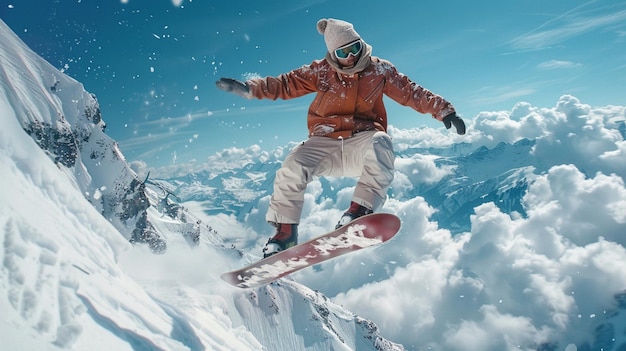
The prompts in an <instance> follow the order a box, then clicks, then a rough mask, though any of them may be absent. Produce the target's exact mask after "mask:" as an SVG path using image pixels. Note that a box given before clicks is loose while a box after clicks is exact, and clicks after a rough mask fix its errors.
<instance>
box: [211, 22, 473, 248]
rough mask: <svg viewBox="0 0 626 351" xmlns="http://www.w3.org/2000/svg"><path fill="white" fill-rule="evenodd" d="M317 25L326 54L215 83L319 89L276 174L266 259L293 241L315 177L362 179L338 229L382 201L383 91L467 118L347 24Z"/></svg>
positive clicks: (275, 92)
mask: <svg viewBox="0 0 626 351" xmlns="http://www.w3.org/2000/svg"><path fill="white" fill-rule="evenodd" d="M317 30H318V32H319V33H320V34H322V35H323V36H324V41H325V43H326V47H327V49H328V52H327V53H326V56H325V58H324V59H322V60H316V61H313V62H312V63H311V64H310V65H305V66H302V67H300V68H297V69H295V70H293V71H291V72H288V73H284V74H281V75H279V76H278V77H265V78H258V79H249V80H247V81H245V82H241V81H238V80H235V79H232V78H221V79H220V80H219V81H217V82H216V85H217V87H218V88H220V89H222V90H224V91H228V92H230V93H233V94H237V95H239V96H242V97H245V98H248V99H251V98H258V99H273V100H276V99H278V98H281V99H291V98H296V97H300V96H303V95H305V94H309V93H317V95H316V97H315V98H314V100H313V101H312V103H311V105H310V107H309V111H308V118H307V124H308V129H309V138H308V139H307V140H306V141H304V142H303V143H301V144H299V145H298V146H297V147H295V148H294V149H293V150H292V151H291V153H290V154H289V155H288V156H287V157H286V158H285V160H284V162H283V164H282V166H281V168H280V169H279V170H278V171H277V172H276V178H275V181H274V192H273V194H272V197H271V200H270V206H269V209H268V212H267V215H266V219H267V221H268V222H269V223H271V224H272V225H274V226H275V227H276V232H275V235H274V236H273V237H271V238H270V239H269V240H268V242H267V244H266V245H265V247H264V248H263V254H264V257H268V256H271V255H273V254H275V253H277V252H279V251H281V250H285V249H287V248H290V247H292V246H295V245H296V244H297V241H298V223H299V222H300V216H301V213H302V206H303V203H304V193H305V190H306V187H307V184H308V183H309V182H311V181H312V180H313V177H314V176H332V177H359V180H358V183H357V185H356V188H355V190H354V194H353V197H352V201H351V204H350V207H349V208H348V210H346V212H345V213H344V214H343V216H342V217H341V219H340V220H339V222H338V224H337V226H336V228H339V227H341V226H343V225H345V224H347V223H349V222H350V221H352V220H354V219H355V218H357V217H360V216H363V215H365V214H369V213H372V212H374V211H377V210H379V209H380V208H381V207H382V205H383V203H384V202H385V200H386V197H387V188H388V187H389V185H390V184H391V181H392V180H393V175H394V152H393V146H392V143H391V138H390V136H389V135H388V134H387V132H386V131H387V112H386V110H385V106H384V104H383V95H386V96H388V97H390V98H391V99H393V100H394V101H396V102H398V103H399V104H401V105H404V106H409V107H411V108H413V109H414V110H416V111H418V112H420V113H424V114H427V113H428V114H431V115H432V116H433V118H435V119H437V120H439V121H442V122H443V123H444V125H445V127H446V128H448V129H449V128H450V127H451V126H452V125H454V127H455V129H456V132H457V133H458V134H461V135H462V134H465V123H464V122H463V120H462V119H461V118H459V117H458V116H457V114H456V111H455V108H454V106H452V104H451V103H449V102H448V101H446V100H445V99H443V98H442V97H441V96H439V95H436V94H434V93H432V92H430V91H429V90H427V89H425V88H423V87H421V86H420V85H418V84H416V83H415V82H413V81H411V80H410V79H409V78H408V77H407V76H405V75H403V74H402V73H399V72H398V71H397V70H396V68H395V67H394V66H393V65H392V64H391V63H390V62H389V61H386V60H383V59H381V58H378V57H375V56H372V47H371V46H370V45H369V44H367V43H366V42H365V41H364V40H363V39H362V38H361V37H360V36H359V34H358V33H357V32H356V31H355V29H354V26H353V25H352V24H351V23H349V22H345V21H342V20H338V19H332V18H329V19H321V20H319V21H318V22H317Z"/></svg>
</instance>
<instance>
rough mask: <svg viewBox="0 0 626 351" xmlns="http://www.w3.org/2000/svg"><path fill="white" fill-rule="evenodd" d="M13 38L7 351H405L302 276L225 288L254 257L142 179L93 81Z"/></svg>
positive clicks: (6, 180) (2, 281) (2, 86)
mask: <svg viewBox="0 0 626 351" xmlns="http://www.w3.org/2000/svg"><path fill="white" fill-rule="evenodd" d="M0 36H1V37H2V41H1V42H0V57H2V61H3V63H2V70H1V71H0V114H1V116H2V128H0V164H1V166H0V175H1V176H2V180H1V181H0V184H1V185H0V190H1V194H2V197H1V198H0V226H1V227H2V237H1V240H0V241H1V242H2V243H3V246H2V251H0V256H1V258H2V260H1V261H2V267H1V269H0V311H1V314H2V316H3V322H2V323H0V335H1V339H2V349H7V350H41V349H45V350H57V349H73V350H285V349H289V350H298V349H308V350H328V349H337V350H339V349H343V350H349V349H362V350H402V349H403V348H402V347H401V346H400V345H397V344H394V343H392V342H389V341H387V340H385V339H383V338H382V337H381V336H380V335H379V331H378V329H377V327H376V326H375V324H374V323H373V322H371V321H368V320H366V319H363V318H360V317H358V316H356V315H354V314H353V313H350V312H348V311H346V310H345V309H343V308H341V307H339V306H337V305H335V304H334V303H332V302H331V301H330V300H329V299H328V298H326V297H325V296H323V295H322V294H320V293H317V292H314V291H312V290H310V289H308V288H306V287H304V286H302V285H300V284H297V283H295V282H291V281H288V280H285V281H283V282H282V283H280V284H275V285H273V286H268V287H264V288H262V289H258V290H255V291H242V290H239V289H234V288H230V287H227V286H225V285H224V284H221V283H220V282H219V281H218V275H219V273H220V272H223V271H225V270H226V269H227V268H230V267H231V266H241V265H243V264H245V262H246V260H247V259H248V258H245V257H242V254H241V252H240V251H238V250H235V249H233V248H226V247H225V245H224V244H223V242H222V240H221V238H220V237H219V235H218V234H217V233H216V232H217V229H214V228H212V227H211V230H209V226H208V225H203V223H202V222H201V221H200V220H199V219H197V218H195V217H193V215H192V214H191V213H188V212H186V211H185V209H184V208H183V207H181V206H180V205H177V204H176V202H174V201H171V199H169V197H168V196H167V194H165V195H163V194H160V193H159V191H160V188H159V187H151V186H150V184H149V183H146V182H145V181H144V179H140V178H138V177H137V175H136V174H135V173H134V172H133V171H132V170H131V169H130V167H129V166H128V164H127V163H126V161H125V160H124V157H123V155H122V152H121V151H120V150H119V148H118V147H117V144H116V143H115V141H114V140H112V139H111V138H109V137H108V136H107V135H106V134H105V133H104V129H105V124H104V121H103V120H102V119H101V116H100V113H99V108H98V103H97V100H96V99H95V97H94V96H92V95H91V94H89V93H87V92H86V91H85V90H84V88H83V86H82V85H81V84H80V83H78V82H76V81H74V80H73V79H71V78H69V77H68V76H66V75H64V74H62V73H60V72H59V71H58V70H56V69H55V68H54V67H52V66H51V65H49V64H48V63H46V62H45V61H43V60H42V59H41V58H39V57H38V56H36V55H35V54H34V53H33V52H32V51H31V50H29V49H28V48H27V47H26V46H25V45H24V44H23V43H22V42H21V41H20V40H19V39H18V38H17V37H16V36H15V34H14V33H12V32H11V30H10V29H9V28H7V27H6V25H5V24H4V23H3V22H1V21H0ZM220 225H221V226H228V227H231V226H232V223H225V224H220V223H217V227H220ZM130 242H134V243H138V244H141V243H147V245H137V246H134V247H133V246H131V244H130ZM190 244H191V245H190ZM155 252H157V253H161V255H155V254H154V253H155ZM198 268H201V269H198Z"/></svg>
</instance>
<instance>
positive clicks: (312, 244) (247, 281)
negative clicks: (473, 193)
mask: <svg viewBox="0 0 626 351" xmlns="http://www.w3.org/2000/svg"><path fill="white" fill-rule="evenodd" d="M399 230H400V219H399V218H398V217H397V216H395V215H393V214H390V213H374V214H369V215H366V216H363V217H359V218H357V219H355V220H354V221H352V222H350V223H348V224H346V225H345V226H343V227H341V228H339V229H336V230H333V231H332V232H330V233H327V234H324V235H322V236H320V237H317V238H315V239H311V240H309V241H307V242H304V243H302V244H299V245H296V246H294V247H292V248H289V249H287V250H285V251H281V252H279V253H277V254H274V255H272V256H270V257H267V258H264V259H262V260H260V261H257V262H254V263H252V264H250V265H248V266H246V267H243V268H241V269H237V270H234V271H232V272H227V273H223V274H222V275H221V276H220V278H222V280H224V281H225V282H227V283H229V284H231V285H233V286H236V287H239V288H255V287H259V286H261V285H265V284H268V283H271V282H273V281H275V280H277V279H279V278H282V277H284V276H286V275H288V274H291V273H293V272H296V271H299V270H301V269H303V268H306V267H310V266H312V265H315V264H318V263H321V262H324V261H327V260H329V259H331V258H335V257H338V256H341V255H343V254H346V253H349V252H354V251H357V250H360V249H363V248H366V247H370V246H373V245H378V244H381V243H384V242H385V241H387V240H389V239H391V238H392V237H393V236H394V235H396V233H397V232H398V231H399Z"/></svg>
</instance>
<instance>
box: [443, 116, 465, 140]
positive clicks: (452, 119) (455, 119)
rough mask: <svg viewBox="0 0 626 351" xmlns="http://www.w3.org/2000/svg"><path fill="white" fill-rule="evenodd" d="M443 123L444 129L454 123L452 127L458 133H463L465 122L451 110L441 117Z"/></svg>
mask: <svg viewBox="0 0 626 351" xmlns="http://www.w3.org/2000/svg"><path fill="white" fill-rule="evenodd" d="M443 124H444V125H445V126H446V129H450V127H452V125H453V124H454V128H455V129H456V132H457V133H458V134H459V135H463V134H465V122H463V120H462V119H461V117H459V116H457V115H456V112H452V113H451V114H449V115H447V116H445V117H444V118H443Z"/></svg>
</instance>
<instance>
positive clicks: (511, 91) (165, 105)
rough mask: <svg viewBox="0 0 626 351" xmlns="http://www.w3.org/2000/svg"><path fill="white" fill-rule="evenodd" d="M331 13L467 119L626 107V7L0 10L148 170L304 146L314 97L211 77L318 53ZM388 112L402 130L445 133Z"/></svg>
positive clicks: (188, 5)
mask: <svg viewBox="0 0 626 351" xmlns="http://www.w3.org/2000/svg"><path fill="white" fill-rule="evenodd" d="M34 3H36V5H32V4H34ZM325 17H333V18H340V19H344V20H347V21H349V22H352V23H354V25H355V28H356V30H357V31H358V32H359V33H360V34H361V36H362V37H363V38H364V40H365V41H367V42H368V43H369V44H370V45H372V46H373V48H374V50H373V54H374V55H376V56H380V57H382V58H385V59H388V60H390V61H391V62H393V63H394V64H395V65H396V67H397V68H398V69H399V70H400V71H401V72H403V73H405V74H406V75H408V76H409V77H410V78H411V79H413V80H414V81H416V82H417V83H419V84H421V85H423V86H424V87H426V88H428V89H430V90H432V91H434V92H436V93H438V94H440V95H442V96H444V97H445V98H446V99H448V100H450V101H451V102H452V103H453V104H454V105H455V106H456V108H457V110H458V112H459V113H460V115H461V116H463V118H464V119H466V120H467V121H468V122H470V123H471V120H472V119H473V118H474V117H475V116H476V115H477V114H478V113H480V112H481V111H500V110H510V109H511V108H512V107H513V106H514V105H515V104H516V103H517V102H521V101H524V102H529V103H531V104H532V105H534V106H539V107H552V106H554V105H555V104H556V102H557V101H558V99H559V97H560V96H561V95H564V94H572V95H574V96H576V97H577V98H579V99H580V100H581V102H583V103H586V104H590V105H592V106H604V105H611V104H612V105H623V104H625V103H626V89H624V87H626V3H625V2H615V1H608V0H606V1H603V0H598V1H575V0H561V1H536V0H528V1H524V2H508V1H502V2H495V1H479V2H468V1H460V0H459V1H452V0H449V1H438V2H433V1H428V2H426V1H403V2H387V3H385V2H380V1H363V2H360V3H359V4H358V6H354V3H353V2H336V1H289V0H279V1H239V2H228V4H226V2H220V1H200V0H195V1H189V0H182V1H174V2H172V1H169V0H150V1H149V0H127V1H126V0H125V1H114V0H111V1H87V0H73V1H64V0H58V1H48V0H37V1H36V2H33V1H28V2H27V1H26V0H8V1H7V2H5V3H4V5H2V8H1V9H0V18H1V19H2V20H3V21H4V22H5V23H7V24H8V25H9V27H10V28H11V29H13V31H15V32H16V33H17V34H18V35H19V36H20V37H21V38H22V40H24V41H25V42H26V44H27V45H29V46H30V47H31V48H32V49H33V50H34V51H35V52H37V53H38V54H40V55H41V56H42V57H44V58H45V59H46V60H48V61H49V62H50V63H51V64H53V65H54V66H56V67H57V68H59V69H62V70H64V71H65V72H66V73H67V74H68V75H70V76H72V77H73V78H75V79H77V80H78V81H80V82H82V83H83V84H84V86H85V88H86V90H88V91H90V92H92V93H94V94H96V95H97V97H98V99H99V101H100V104H101V109H102V112H103V118H104V120H105V121H106V122H107V124H108V126H107V133H108V134H109V135H110V136H111V137H112V138H114V139H116V140H117V141H118V142H119V143H120V146H121V148H122V151H123V152H124V154H125V155H126V157H127V159H128V160H130V161H135V160H142V161H145V162H146V163H147V164H148V165H149V166H152V167H160V166H165V165H169V164H172V163H182V162H187V161H190V160H194V159H195V160H197V161H199V162H204V161H205V160H206V159H207V157H208V156H210V155H213V154H215V152H218V151H221V150H223V149H226V148H230V147H242V148H243V147H248V146H250V145H252V144H259V145H260V146H262V147H263V148H265V149H272V148H274V147H276V146H284V145H286V144H287V143H288V142H290V141H298V140H303V139H305V138H306V133H307V131H306V121H305V118H306V109H307V107H308V103H309V102H310V101H311V99H312V96H306V97H302V98H299V99H295V100H290V101H269V100H266V101H257V100H254V101H249V100H245V99H242V98H239V97H237V96H231V95H230V94H227V93H224V92H221V91H219V90H217V89H216V88H215V87H214V82H215V80H216V79H218V78H219V77H233V78H240V79H243V78H245V77H246V76H248V75H261V76H266V75H278V74H280V73H283V72H287V71H289V70H291V69H293V68H296V67H299V66H301V65H303V64H308V63H310V62H311V61H313V60H315V59H319V58H322V57H323V55H324V53H325V45H324V42H323V38H322V36H321V35H319V34H318V33H317V31H316V29H315V23H316V22H317V20H318V19H320V18H325ZM387 108H388V112H389V120H390V124H391V125H394V126H395V127H398V128H414V127H420V126H429V127H436V128H438V127H441V126H440V123H439V122H436V121H433V120H432V119H431V117H430V116H425V115H420V114H418V113H416V112H414V111H412V110H410V109H408V108H405V107H402V106H399V105H397V104H395V103H394V102H392V101H388V103H387ZM470 125H471V124H470Z"/></svg>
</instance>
